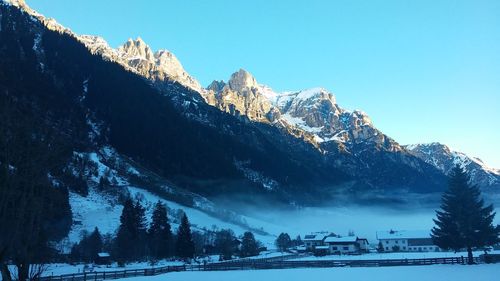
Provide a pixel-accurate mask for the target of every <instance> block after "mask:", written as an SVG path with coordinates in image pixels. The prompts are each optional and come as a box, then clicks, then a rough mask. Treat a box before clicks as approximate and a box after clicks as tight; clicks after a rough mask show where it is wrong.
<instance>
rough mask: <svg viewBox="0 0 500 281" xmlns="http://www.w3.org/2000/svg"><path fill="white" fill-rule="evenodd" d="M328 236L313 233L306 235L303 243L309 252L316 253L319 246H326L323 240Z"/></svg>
mask: <svg viewBox="0 0 500 281" xmlns="http://www.w3.org/2000/svg"><path fill="white" fill-rule="evenodd" d="M325 237H326V235H325V234H322V233H312V234H306V235H305V236H304V238H303V239H302V241H303V242H304V246H305V247H306V250H307V251H311V252H312V251H314V249H316V247H317V246H324V245H323V240H325Z"/></svg>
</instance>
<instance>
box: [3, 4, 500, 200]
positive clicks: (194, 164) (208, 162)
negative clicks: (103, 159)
mask: <svg viewBox="0 0 500 281" xmlns="http://www.w3.org/2000/svg"><path fill="white" fill-rule="evenodd" d="M1 9H2V18H1V27H2V28H1V30H0V32H1V34H2V36H3V38H9V40H2V42H1V43H0V45H1V46H0V54H1V55H2V58H3V59H2V60H1V63H2V69H11V70H12V71H10V73H8V74H7V75H4V76H2V78H1V79H2V80H3V81H0V84H1V86H2V91H3V92H2V95H4V98H6V97H7V96H8V97H15V98H14V101H13V104H14V105H15V106H16V107H19V109H20V110H22V111H24V112H28V113H29V114H31V115H33V118H34V119H35V120H42V119H43V120H45V123H44V124H46V125H47V129H50V130H53V131H54V132H53V133H54V134H60V135H61V136H62V135H64V136H65V137H66V138H67V137H68V132H71V133H72V134H73V133H75V132H78V134H75V135H74V137H72V138H69V139H66V141H65V142H66V145H67V146H69V148H70V150H72V151H81V152H82V151H83V152H98V151H102V149H103V148H106V147H108V148H111V149H113V151H115V152H116V154H117V155H119V158H122V159H129V160H130V161H132V162H131V163H134V164H133V165H137V166H140V167H141V168H142V169H145V170H147V171H149V172H151V173H154V174H155V175H158V176H159V177H160V178H162V179H164V180H167V181H168V182H170V183H171V184H172V185H175V186H177V187H179V188H181V189H182V190H186V191H188V192H193V193H195V194H200V195H202V196H207V197H211V196H220V195H222V194H223V195H225V196H231V194H244V195H245V196H250V197H258V196H265V197H268V198H274V199H276V200H280V201H283V202H288V203H293V204H296V203H299V204H301V203H306V204H311V203H312V204H316V203H318V202H320V201H322V200H326V199H331V198H335V194H339V193H340V194H346V193H351V194H354V195H355V194H363V193H373V194H391V193H394V192H395V191H397V192H416V193H428V192H441V191H442V190H443V189H444V188H445V187H446V180H447V178H446V174H447V173H448V171H449V169H450V167H451V166H452V165H453V164H456V163H458V164H461V165H462V166H463V167H465V168H466V169H467V170H468V171H469V172H470V173H471V176H472V180H473V181H474V182H475V183H477V184H479V185H481V186H482V187H483V188H485V189H488V190H492V189H493V188H497V187H498V185H499V172H498V170H494V169H491V168H488V167H486V166H485V165H484V164H482V162H480V161H479V160H477V159H474V158H469V157H467V156H465V155H463V154H460V153H455V152H451V151H449V149H447V148H446V147H445V146H442V145H435V144H432V145H412V146H403V145H400V144H399V143H398V142H396V141H395V140H393V139H392V138H390V137H389V136H387V135H385V134H384V133H383V132H381V131H380V130H378V129H377V128H376V127H375V126H374V124H373V123H372V121H371V120H370V118H369V117H368V115H367V114H366V113H364V112H362V111H359V110H354V111H350V110H346V109H344V108H342V107H341V106H339V105H338V104H337V102H336V100H335V97H334V95H333V94H332V93H331V92H329V91H327V90H326V89H323V88H313V89H307V90H301V91H295V92H285V93H277V92H275V91H273V90H272V88H270V87H269V86H266V85H262V84H260V83H258V82H257V80H256V78H255V77H253V76H252V75H251V74H250V73H249V72H247V71H245V70H243V69H240V70H238V71H237V72H235V73H233V74H232V75H231V76H230V78H229V80H228V81H227V82H225V81H214V82H212V83H211V84H210V85H209V86H208V87H206V88H203V87H202V86H201V85H200V83H199V82H198V81H197V80H196V79H195V78H194V77H192V76H191V75H189V73H187V72H186V71H185V70H184V68H183V67H182V64H181V63H180V62H179V61H178V60H177V58H176V57H175V55H173V54H172V53H171V52H169V51H166V50H159V51H156V52H154V51H153V50H151V48H150V47H149V46H148V45H147V44H146V43H145V42H144V41H143V40H142V39H140V38H138V39H136V40H132V39H129V40H128V41H127V42H125V43H124V44H123V45H122V46H120V47H119V48H117V49H113V48H111V47H110V46H109V45H108V44H107V43H106V41H105V40H104V39H102V38H100V37H96V36H89V35H78V34H75V33H73V32H72V31H71V30H69V29H68V28H65V27H63V26H61V25H60V24H58V23H57V22H56V21H55V20H53V19H48V18H45V17H44V16H42V15H40V14H38V13H37V12H36V11H33V10H32V9H30V8H29V7H28V6H27V5H26V4H25V3H24V2H23V1H20V0H8V1H7V0H4V1H3V2H2V4H1ZM6 58H8V59H6ZM28 73H29V75H31V76H29V75H28ZM39 85H46V88H47V89H50V90H46V91H45V92H43V93H42V92H40V91H41V88H40V87H39ZM51 100H54V101H57V102H50V101H51ZM23 101H29V102H23ZM63 101H64V103H63ZM42 108H43V111H42ZM49 113H50V118H48V117H47V116H46V115H47V114H49ZM47 123H48V124H47ZM460 159H462V160H460ZM459 160H460V161H459ZM61 161H62V162H71V161H72V158H71V157H68V158H65V159H61Z"/></svg>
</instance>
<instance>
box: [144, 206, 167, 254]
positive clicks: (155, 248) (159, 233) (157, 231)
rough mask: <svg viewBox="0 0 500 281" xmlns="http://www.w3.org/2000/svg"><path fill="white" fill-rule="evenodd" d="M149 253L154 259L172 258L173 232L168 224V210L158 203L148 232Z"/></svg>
mask: <svg viewBox="0 0 500 281" xmlns="http://www.w3.org/2000/svg"><path fill="white" fill-rule="evenodd" d="M148 238H149V239H148V240H149V243H148V244H149V253H150V254H151V257H152V258H154V259H162V258H166V257H168V256H170V254H171V252H172V251H171V245H172V231H171V228H170V224H169V223H168V216H167V208H166V206H165V204H163V203H162V202H161V201H158V202H157V203H156V204H155V207H154V210H153V214H152V217H151V226H150V227H149V230H148Z"/></svg>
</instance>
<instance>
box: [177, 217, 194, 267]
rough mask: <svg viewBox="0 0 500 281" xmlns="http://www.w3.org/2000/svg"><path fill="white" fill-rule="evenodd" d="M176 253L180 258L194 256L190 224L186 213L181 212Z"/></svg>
mask: <svg viewBox="0 0 500 281" xmlns="http://www.w3.org/2000/svg"><path fill="white" fill-rule="evenodd" d="M175 250H176V254H177V256H178V257H180V258H193V257H194V242H193V238H192V235H191V226H190V225H189V220H188V217H187V216H186V214H183V216H182V219H181V224H180V225H179V229H178V230H177V243H176V245H175Z"/></svg>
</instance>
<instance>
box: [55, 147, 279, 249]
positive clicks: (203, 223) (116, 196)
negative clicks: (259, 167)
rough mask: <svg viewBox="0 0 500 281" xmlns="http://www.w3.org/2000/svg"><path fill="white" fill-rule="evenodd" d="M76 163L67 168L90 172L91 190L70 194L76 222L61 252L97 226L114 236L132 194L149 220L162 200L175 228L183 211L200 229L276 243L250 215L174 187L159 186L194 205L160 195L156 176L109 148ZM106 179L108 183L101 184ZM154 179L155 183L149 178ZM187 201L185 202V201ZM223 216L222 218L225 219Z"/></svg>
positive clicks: (79, 156) (78, 154) (78, 157)
mask: <svg viewBox="0 0 500 281" xmlns="http://www.w3.org/2000/svg"><path fill="white" fill-rule="evenodd" d="M73 157H74V159H73V162H72V163H71V164H70V165H69V166H68V170H69V171H70V172H71V173H73V174H79V173H82V174H86V175H88V176H87V184H88V186H89V190H88V194H86V195H82V194H78V193H75V192H70V195H69V203H70V206H71V210H72V214H73V224H72V228H71V230H70V233H69V235H68V237H67V239H64V240H63V241H62V242H61V243H60V248H61V250H63V251H69V250H70V248H71V246H72V244H73V243H76V242H78V241H80V239H81V238H82V234H83V233H84V232H87V233H88V232H91V231H92V230H93V229H94V228H95V227H98V228H99V230H100V231H101V233H103V234H111V235H113V234H115V232H116V230H117V228H118V226H119V224H120V215H121V211H122V209H123V206H122V205H121V199H120V198H123V196H131V198H133V199H134V200H139V201H140V202H141V203H142V204H143V205H144V207H145V208H146V216H147V218H148V220H149V218H150V217H151V213H152V211H153V205H154V204H155V203H156V202H157V201H158V200H160V201H162V202H164V203H165V204H166V205H167V207H168V208H169V219H170V222H171V223H172V225H173V227H174V229H175V228H176V227H177V223H178V222H179V221H180V212H181V211H182V212H184V213H186V214H187V216H188V218H189V219H190V222H191V224H192V226H193V228H194V229H196V230H199V231H204V230H210V229H213V227H214V226H216V227H217V228H219V229H221V228H230V229H232V230H233V231H235V233H236V234H238V235H241V234H243V233H244V232H245V231H248V230H251V231H253V232H254V233H255V235H257V236H258V237H259V239H261V240H262V241H264V242H266V244H269V243H270V245H272V243H273V241H274V238H275V237H274V236H273V235H270V234H268V233H267V232H266V231H265V229H264V228H263V226H265V223H259V220H255V219H252V220H250V221H251V223H252V224H250V223H249V222H248V221H247V220H246V217H244V216H241V215H238V214H236V213H234V212H231V211H229V210H225V209H224V208H222V207H220V206H217V205H215V204H214V203H213V202H211V201H209V200H208V199H206V198H204V197H201V196H199V195H196V194H189V193H188V194H184V193H187V192H186V191H183V190H180V189H178V188H176V187H172V186H165V185H161V188H160V190H161V191H162V193H164V194H166V195H168V194H170V193H171V194H175V196H176V198H177V197H178V198H182V196H185V197H184V198H186V197H187V198H188V199H189V200H188V201H191V204H192V206H186V205H182V204H179V203H176V202H174V201H173V200H169V199H167V198H165V196H159V195H157V194H154V193H153V192H151V191H148V190H147V188H152V186H154V185H155V183H154V182H155V181H158V179H156V178H154V176H152V175H151V174H150V172H149V171H147V170H144V169H143V168H140V167H135V166H134V163H133V162H130V161H127V159H126V158H124V157H123V156H121V155H120V154H118V153H117V152H116V151H115V150H114V149H112V148H111V147H104V148H102V149H100V150H99V151H97V152H86V153H83V152H74V153H73ZM103 178H106V179H107V180H106V182H109V184H104V185H103V184H101V182H102V179H103ZM133 178H135V179H136V181H137V178H141V179H142V180H141V181H147V179H148V178H150V180H149V181H151V183H150V184H149V186H144V187H138V186H136V185H133V184H131V183H130V182H131V181H133ZM151 178H153V179H151ZM184 200H185V199H184ZM222 217H223V218H222Z"/></svg>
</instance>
